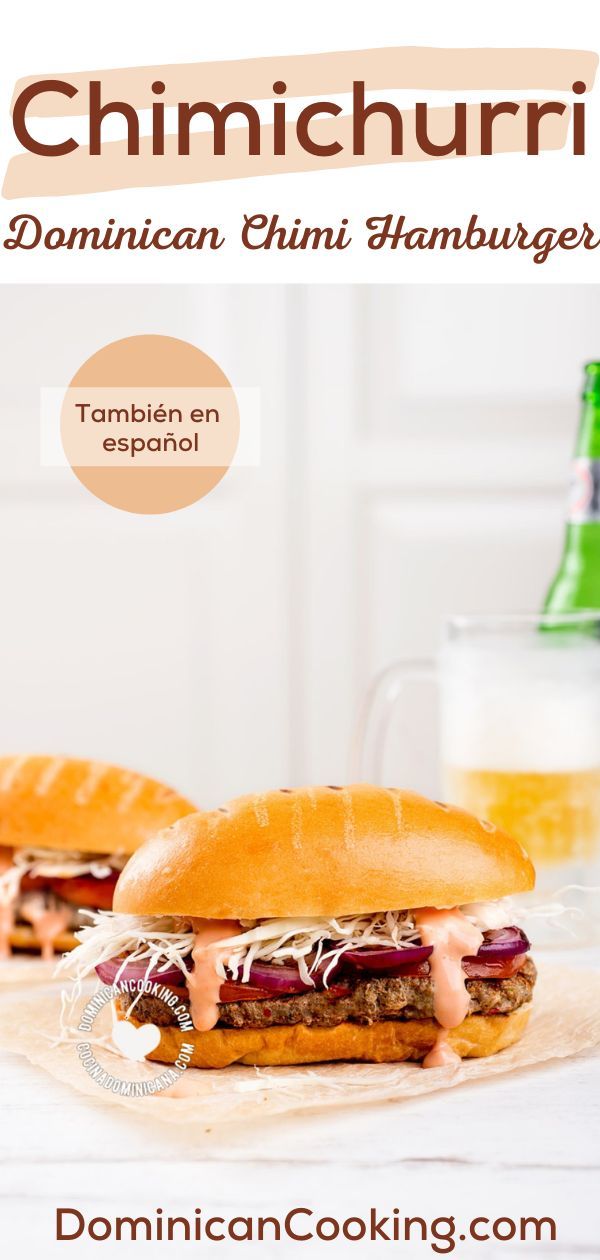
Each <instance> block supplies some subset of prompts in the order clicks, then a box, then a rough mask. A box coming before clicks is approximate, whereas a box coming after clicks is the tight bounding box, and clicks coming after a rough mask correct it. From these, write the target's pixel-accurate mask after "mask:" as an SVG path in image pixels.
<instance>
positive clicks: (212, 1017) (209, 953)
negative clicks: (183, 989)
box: [187, 919, 242, 1032]
mask: <svg viewBox="0 0 600 1260" xmlns="http://www.w3.org/2000/svg"><path fill="white" fill-rule="evenodd" d="M193 922H194V948H193V949H192V961H193V964H194V966H193V969H192V971H190V973H189V975H188V978H187V987H188V993H189V997H190V1012H191V1016H192V1023H193V1025H194V1028H197V1029H198V1032H210V1029H211V1028H214V1026H215V1024H216V1023H217V1020H218V1018H219V1005H218V1003H219V993H220V991H221V985H222V983H223V981H222V979H221V977H220V975H219V974H218V972H217V968H216V963H217V962H218V958H219V949H218V946H219V942H220V941H224V940H227V939H228V938H229V937H230V936H239V934H240V932H241V930H242V929H241V927H240V925H239V923H238V922H237V919H194V921H193Z"/></svg>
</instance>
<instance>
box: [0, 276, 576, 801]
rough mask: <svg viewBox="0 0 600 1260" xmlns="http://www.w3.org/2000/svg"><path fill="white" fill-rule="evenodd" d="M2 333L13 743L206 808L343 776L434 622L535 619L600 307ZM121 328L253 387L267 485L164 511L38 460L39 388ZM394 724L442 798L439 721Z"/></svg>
mask: <svg viewBox="0 0 600 1260" xmlns="http://www.w3.org/2000/svg"><path fill="white" fill-rule="evenodd" d="M0 314H1V318H2V327H3V335H2V345H3V356H4V357H3V363H2V368H1V374H0V406H1V413H0V414H1V421H0V493H1V499H0V591H1V604H0V748H1V749H2V750H3V751H4V750H6V751H10V750H15V751H21V750H33V751H35V750H38V751H45V750H52V751H66V752H70V753H73V754H78V755H85V756H94V757H100V758H106V759H109V760H115V761H120V762H123V763H125V764H130V765H133V766H136V767H139V768H140V769H143V770H147V771H149V772H152V773H155V774H157V775H159V776H161V777H163V778H165V779H167V780H170V781H172V782H173V783H175V784H176V785H178V786H179V787H181V788H183V789H185V790H187V791H188V792H189V793H191V794H193V795H195V797H196V798H197V799H198V801H199V803H201V804H214V803H217V802H218V801H219V800H220V799H223V798H226V797H227V796H229V795H232V794H235V793H237V792H241V791H246V790H254V789H259V788H263V787H267V786H270V785H271V786H279V785H283V784H286V783H294V782H301V781H307V780H320V781H325V782H337V781H340V780H342V779H343V778H344V777H346V775H347V766H348V745H349V738H350V732H351V728H352V723H353V721H354V718H355V715H356V708H357V704H358V702H359V699H360V697H361V695H362V693H363V691H364V688H365V686H366V684H367V682H368V680H369V678H370V676H371V675H372V673H373V672H374V671H375V670H378V669H379V668H381V667H382V666H384V665H385V664H387V663H388V662H389V661H390V660H393V659H394V658H396V657H398V656H400V655H403V654H409V655H415V654H416V655H419V656H421V655H423V654H426V653H428V652H430V651H431V650H432V649H433V648H434V646H435V644H436V641H437V639H438V636H439V627H440V621H441V618H442V616H443V615H444V614H445V613H448V612H452V611H476V610H482V611H485V610H509V609H510V610H518V609H535V608H536V607H537V606H538V605H539V603H540V601H541V599H542V597H543V593H544V590H545V587H546V585H547V583H548V581H549V579H550V577H551V575H552V572H553V569H554V567H555V566H556V564H557V561H558V555H559V549H560V543H561V536H562V517H563V506H564V499H565V491H566V484H567V478H568V460H569V452H570V449H571V446H572V442H573V439H574V431H575V426H576V423H577V416H578V407H579V404H578V392H579V389H580V384H581V365H582V363H583V361H584V360H585V359H586V358H591V357H595V356H598V355H599V354H600V290H598V289H596V288H594V287H586V288H583V287H568V286H556V287H554V286H544V287H543V288H534V287H529V286H511V287H510V288H509V287H505V288H503V287H498V286H494V287H491V286H490V287H486V286H477V287H471V286H465V287H453V286H448V285H446V286H443V287H442V286H440V287H438V286H420V287H416V286H414V287H413V286H406V287H398V288H396V287H387V286H386V287H385V288H382V287H357V288H352V287H345V286H335V287H334V286H332V287H311V288H310V289H308V288H304V287H302V286H299V287H288V288H284V287H282V286H278V287H273V288H271V287H268V286H261V287H239V288H238V287H223V286H220V287H218V288H217V287H215V288H213V287H204V288H192V287H181V288H179V287H178V288H175V287H173V288H169V287H160V288H158V287H157V288H152V287H150V286H143V287H142V286H141V287H139V288H135V287H134V288H127V287H124V286H121V287H115V288H109V287H101V286H100V287H94V288H85V287H82V286H73V287H70V286H64V287H59V288H55V287H50V286H45V287H39V288H37V287H25V286H23V287H19V288H12V287H7V286H4V287H3V289H2V292H1V294H0ZM136 332H167V333H170V334H171V335H174V336H181V337H187V338H189V339H190V340H193V341H196V342H197V343H198V344H199V345H200V346H201V347H202V348H203V349H204V350H206V351H207V352H208V353H209V354H211V355H213V356H214V357H215V358H217V359H218V360H219V361H220V362H221V364H222V366H223V367H224V369H225V371H226V372H227V373H228V375H229V376H230V378H231V379H232V380H233V382H234V383H237V384H238V385H250V386H259V387H260V389H261V391H262V431H263V440H262V451H263V454H262V463H261V466H260V468H258V469H256V468H254V469H239V470H235V471H232V472H231V473H230V474H229V475H228V476H227V477H226V478H225V480H224V482H223V483H222V484H221V485H220V486H219V487H218V488H217V490H216V491H214V492H213V493H212V494H211V495H210V496H209V497H208V498H207V499H206V500H204V501H202V502H200V503H199V504H197V505H196V506H195V507H193V508H190V509H187V510H186V511H184V512H180V513H177V514H175V515H173V516H171V517H156V518H150V517H136V516H129V515H127V514H125V513H120V512H118V511H115V510H114V509H111V508H109V507H107V506H105V505H104V504H101V503H99V502H97V501H96V500H95V499H93V498H92V497H91V496H90V495H89V494H88V493H87V492H86V491H85V490H84V489H83V488H82V487H81V486H80V485H79V483H78V482H77V481H76V480H75V478H74V477H73V476H72V474H71V473H70V472H69V471H68V470H66V471H63V470H57V469H47V468H41V467H40V461H39V453H38V446H39V433H38V408H39V389H40V387H42V386H49V385H57V386H60V385H66V384H67V383H68V381H69V379H70V377H71V375H72V374H73V372H74V371H75V370H76V368H77V367H78V366H79V365H80V363H81V362H82V361H83V359H85V358H86V357H87V356H88V355H89V354H90V353H91V352H92V351H93V350H95V349H96V348H97V347H98V346H99V345H101V344H103V343H105V342H107V341H110V340H113V339H116V338H117V337H120V336H125V335H127V334H132V333H136ZM407 704H408V711H407V713H406V715H405V722H404V725H403V732H404V734H403V739H404V743H405V744H406V743H408V744H409V745H410V748H404V749H402V748H401V746H400V744H401V740H400V737H399V735H398V738H396V735H397V734H398V733H396V735H394V737H393V739H392V743H391V751H390V758H391V763H390V769H389V773H390V774H391V775H392V776H393V778H394V779H395V780H396V781H398V782H404V783H411V784H414V785H416V786H424V787H426V788H427V787H430V788H432V789H433V787H434V777H435V758H434V753H433V741H432V732H431V723H432V718H433V713H432V712H431V704H430V701H429V699H427V700H426V699H425V698H424V697H423V696H421V695H418V696H417V695H416V694H415V695H414V696H413V697H409V698H408V700H407ZM407 727H408V728H410V730H411V738H410V739H409V740H408V741H407V740H406V731H407ZM409 754H410V755H409Z"/></svg>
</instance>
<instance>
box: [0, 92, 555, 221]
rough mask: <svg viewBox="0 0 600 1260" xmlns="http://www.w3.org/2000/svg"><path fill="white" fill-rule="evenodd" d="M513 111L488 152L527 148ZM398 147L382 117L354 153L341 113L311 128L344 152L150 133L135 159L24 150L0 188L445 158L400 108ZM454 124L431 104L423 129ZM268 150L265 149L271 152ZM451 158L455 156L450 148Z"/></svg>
mask: <svg viewBox="0 0 600 1260" xmlns="http://www.w3.org/2000/svg"><path fill="white" fill-rule="evenodd" d="M519 104H520V105H521V107H522V108H520V109H519V113H518V115H517V116H516V117H510V116H502V117H498V118H497V119H495V121H494V153H525V152H526V150H527V120H526V114H525V109H524V108H523V107H524V106H525V104H526V102H524V101H522V102H520V103H519ZM402 116H403V121H404V152H403V153H402V154H401V155H399V156H396V155H392V154H391V153H390V147H391V146H390V123H389V120H388V119H387V118H385V117H383V116H382V115H374V116H373V117H371V118H370V119H369V122H368V126H369V141H368V152H367V153H365V154H364V155H360V156H359V155H356V154H354V153H353V152H352V136H353V119H352V116H348V115H345V116H344V117H339V118H326V119H317V120H315V121H314V122H313V124H312V127H311V135H312V137H313V139H314V140H315V141H316V142H317V143H318V144H321V145H323V144H330V143H331V142H332V141H338V142H339V143H340V144H341V145H342V152H341V153H337V154H336V155H335V156H333V157H327V158H324V157H319V156H315V155H314V154H311V153H307V152H306V150H305V149H303V148H302V146H301V145H300V143H299V141H298V138H297V135H296V130H295V126H294V124H293V123H288V124H287V126H286V155H285V157H276V156H274V154H273V152H272V148H273V128H272V127H265V126H263V127H261V136H262V139H263V152H262V153H260V154H257V155H254V156H253V155H250V154H249V153H248V132H247V129H246V128H241V127H239V128H233V129H231V130H229V129H228V130H227V154H226V155H225V156H223V157H215V155H214V152H213V136H212V133H211V132H207V131H204V132H202V131H200V132H195V133H193V134H192V135H191V136H190V152H189V156H181V155H179V154H178V153H177V142H176V138H175V137H174V136H167V137H166V140H165V154H164V156H163V157H156V156H155V155H153V153H152V149H151V139H150V137H149V136H145V137H142V138H141V139H140V153H139V157H135V158H132V157H130V156H129V154H128V153H127V145H126V142H125V141H124V140H123V141H121V140H118V141H111V142H110V143H109V144H105V145H104V146H103V149H102V154H101V155H100V156H98V157H94V159H93V161H90V160H89V152H88V150H87V148H80V149H77V150H76V152H74V153H70V154H68V155H67V156H66V157H56V158H43V157H36V156H34V155H33V154H29V153H27V154H23V155H22V156H19V157H15V158H12V160H11V162H10V163H9V166H8V170H7V172H6V177H5V180H4V186H3V189H2V193H3V196H4V197H7V198H9V199H11V198H15V197H61V196H63V197H64V196H68V195H71V194H77V193H93V192H106V191H109V190H114V189H119V188H151V187H165V186H170V185H174V184H203V183H213V182H216V181H221V180H229V179H249V178H251V177H256V176H259V175H283V174H291V173H292V172H309V171H321V170H323V169H325V168H326V169H333V170H335V169H343V168H345V167H359V166H373V165H385V164H387V163H391V162H432V161H442V160H446V159H442V158H439V157H438V158H435V157H431V156H429V155H428V154H427V153H424V152H423V150H422V149H421V148H420V147H419V145H418V143H417V141H416V137H415V134H414V124H415V113H414V111H412V110H404V111H403V115H402ZM570 117H571V110H570V109H569V108H568V107H567V108H566V109H565V112H564V114H562V115H560V116H559V115H557V114H549V115H547V116H546V117H545V118H543V119H542V121H541V124H540V151H541V150H547V149H562V148H564V145H565V143H566V139H567V134H568V130H569V122H570ZM466 120H467V125H466V154H465V156H467V157H474V156H478V155H479V154H480V151H481V149H480V143H481V141H480V113H479V106H478V105H469V106H468V107H467V111H466ZM453 129H454V109H453V108H452V107H444V108H440V109H434V110H430V111H429V114H428V134H429V138H430V140H431V141H433V143H435V144H440V145H442V144H447V143H448V139H449V137H451V136H452V134H453ZM269 148H271V152H269ZM449 156H451V157H453V156H455V155H454V154H450V155H449Z"/></svg>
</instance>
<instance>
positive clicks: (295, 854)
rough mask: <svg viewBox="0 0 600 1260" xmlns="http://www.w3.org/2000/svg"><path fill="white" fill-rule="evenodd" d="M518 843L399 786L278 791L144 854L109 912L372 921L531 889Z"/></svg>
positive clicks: (202, 819)
mask: <svg viewBox="0 0 600 1260" xmlns="http://www.w3.org/2000/svg"><path fill="white" fill-rule="evenodd" d="M534 881H535V875H534V870H533V867H532V865H531V862H530V861H529V858H528V857H527V854H526V853H525V851H524V849H522V848H521V846H520V845H519V844H517V842H516V841H515V840H512V839H511V838H510V836H507V835H505V834H504V832H502V831H498V829H497V828H496V827H494V826H492V824H491V823H486V822H479V821H478V819H476V818H473V817H472V815H471V814H466V813H465V812H464V811H463V810H460V809H455V808H454V807H453V806H450V805H440V804H438V803H437V802H435V801H429V800H427V799H426V798H425V797H423V796H416V795H415V794H414V793H413V792H402V791H400V789H399V788H380V787H371V786H370V785H369V784H366V783H359V784H354V785H352V786H350V787H345V788H341V787H316V788H298V789H289V788H281V789H280V791H277V792H267V793H265V794H263V795H258V796H242V797H240V798H239V799H238V800H235V801H232V802H231V803H230V804H229V805H227V806H226V807H223V808H221V809H218V810H214V811H213V812H212V813H206V814H192V815H190V816H189V817H188V818H183V819H182V820H181V822H178V823H176V824H175V826H174V827H170V828H169V830H168V831H165V832H163V833H162V835H159V836H156V837H155V839H154V840H150V841H149V842H148V843H147V844H145V845H144V846H143V848H142V849H140V850H139V851H138V852H137V853H136V854H135V856H134V857H133V858H132V860H131V861H130V862H128V864H127V866H126V867H125V870H124V871H123V873H122V874H121V876H120V877H119V880H118V883H117V887H116V889H115V896H114V909H115V910H117V911H122V912H124V913H126V914H139V915H146V914H148V915H160V914H171V915H173V914H181V915H186V916H187V915H189V916H192V917H199V918H208V919H270V918H287V917H294V918H297V917H299V916H304V915H310V916H313V915H314V916H326V917H327V918H331V917H334V916H336V915H343V914H373V913H375V912H376V911H381V910H400V909H402V910H409V909H411V908H414V907H416V906H436V907H440V908H441V907H447V906H456V905H462V904H464V903H466V902H471V901H488V900H495V899H496V898H498V897H503V896H505V895H508V894H510V893H518V892H525V891H527V890H528V889H530V888H533V885H534Z"/></svg>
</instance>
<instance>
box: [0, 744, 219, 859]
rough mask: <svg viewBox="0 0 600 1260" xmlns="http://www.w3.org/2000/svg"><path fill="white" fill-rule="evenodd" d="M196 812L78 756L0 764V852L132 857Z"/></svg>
mask: <svg viewBox="0 0 600 1260" xmlns="http://www.w3.org/2000/svg"><path fill="white" fill-rule="evenodd" d="M196 808H197V807H196V806H195V805H192V803H191V801H186V800H185V798H184V797H183V796H179V794H178V793H177V792H174V791H173V789H172V788H169V787H165V785H164V783H159V782H157V780H156V779H147V778H145V777H144V775H141V774H135V773H134V772H133V771H131V770H122V769H120V767H119V766H108V765H104V763H103V762H101V761H80V760H79V759H77V758H75V757H0V845H2V846H5V847H7V848H16V849H18V848H32V849H59V850H61V851H64V850H67V851H69V852H73V851H78V852H85V853H133V851H134V849H137V847H138V845H140V844H142V842H143V841H144V840H147V839H148V837H149V836H152V835H154V834H155V832H156V831H157V830H158V829H159V828H162V827H168V826H169V824H170V823H173V822H175V821H176V819H177V818H181V817H183V815H184V814H190V813H192V812H193V811H194V810H195V809H196Z"/></svg>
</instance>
